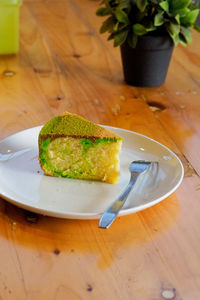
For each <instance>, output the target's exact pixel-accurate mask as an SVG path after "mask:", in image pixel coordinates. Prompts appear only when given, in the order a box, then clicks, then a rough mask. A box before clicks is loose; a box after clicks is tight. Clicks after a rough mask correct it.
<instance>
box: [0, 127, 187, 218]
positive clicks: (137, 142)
mask: <svg viewBox="0 0 200 300" xmlns="http://www.w3.org/2000/svg"><path fill="white" fill-rule="evenodd" d="M105 127H106V128H108V129H110V130H112V131H114V132H116V133H117V134H118V135H120V136H122V137H123V138H124V141H123V147H122V152H121V155H120V172H121V176H120V181H119V183H117V184H114V185H113V184H108V183H102V182H97V181H86V180H77V179H76V180H75V179H66V178H57V177H49V176H44V175H43V171H42V170H41V168H40V166H39V163H38V134H39V131H40V129H41V126H38V127H34V128H30V129H27V130H24V131H21V132H18V133H16V134H14V135H12V136H9V137H7V138H6V139H4V140H3V141H1V142H0V153H1V154H0V195H1V196H2V197H3V198H5V199H6V200H8V201H9V202H11V203H13V204H15V205H17V206H19V207H22V208H25V209H28V210H30V211H33V212H38V213H41V214H44V215H49V216H55V217H62V218H71V219H97V218H99V217H100V215H101V213H102V212H103V211H104V210H105V209H106V208H107V207H108V206H109V204H110V203H111V202H113V201H114V200H115V199H116V197H117V196H118V195H119V193H120V192H121V191H122V189H124V188H125V186H126V184H127V183H128V181H129V177H130V174H129V170H128V166H129V164H130V162H131V161H133V160H148V161H158V162H159V171H158V174H157V176H156V174H147V175H145V176H143V178H142V177H141V178H140V180H139V181H138V182H137V185H136V187H135V189H134V190H133V191H132V192H131V194H130V196H129V198H128V199H127V203H126V204H125V206H124V208H123V209H122V210H121V211H120V213H119V215H121V216H122V215H126V214H130V213H134V212H137V211H140V210H143V209H146V208H147V207H150V206H152V205H154V204H156V203H158V202H160V201H161V200H163V199H164V198H166V197H167V196H169V195H170V194H171V193H173V192H174V191H175V190H176V188H177V187H178V186H179V185H180V183H181V181H182V179H183V173H184V172H183V166H182V164H181V162H180V160H179V158H178V157H177V156H176V155H175V154H174V153H173V152H172V151H171V150H169V149H168V148H166V147H165V146H163V145H161V144H160V143H158V142H156V141H154V140H152V139H150V138H148V137H146V136H143V135H141V134H138V133H135V132H132V131H128V130H124V129H119V128H114V127H108V126H105ZM12 153H14V154H13V155H11V156H10V154H12ZM7 154H8V155H7ZM6 155H7V156H6ZM152 175H153V176H152Z"/></svg>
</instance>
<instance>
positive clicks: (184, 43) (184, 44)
mask: <svg viewBox="0 0 200 300" xmlns="http://www.w3.org/2000/svg"><path fill="white" fill-rule="evenodd" d="M179 39H180V43H181V44H182V45H183V46H187V41H186V39H185V37H184V36H183V35H182V34H180V35H179Z"/></svg>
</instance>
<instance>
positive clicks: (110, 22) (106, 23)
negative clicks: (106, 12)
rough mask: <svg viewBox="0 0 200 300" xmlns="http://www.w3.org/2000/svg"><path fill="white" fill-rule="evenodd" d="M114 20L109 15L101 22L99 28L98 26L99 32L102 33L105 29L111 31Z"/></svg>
mask: <svg viewBox="0 0 200 300" xmlns="http://www.w3.org/2000/svg"><path fill="white" fill-rule="evenodd" d="M113 21H114V20H113V17H109V18H108V19H106V20H105V21H104V22H103V24H102V26H101V28H100V33H104V32H106V31H108V32H112V30H113V25H114V22H113Z"/></svg>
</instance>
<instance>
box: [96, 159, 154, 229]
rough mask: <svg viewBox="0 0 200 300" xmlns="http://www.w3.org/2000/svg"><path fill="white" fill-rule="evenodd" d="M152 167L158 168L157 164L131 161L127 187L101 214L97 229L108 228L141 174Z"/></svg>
mask: <svg viewBox="0 0 200 300" xmlns="http://www.w3.org/2000/svg"><path fill="white" fill-rule="evenodd" d="M154 165H156V167H158V163H157V162H148V161H141V160H139V161H133V162H132V163H131V164H130V166H129V171H130V172H131V177H130V181H129V184H128V185H127V187H126V188H125V190H124V191H123V192H122V193H121V195H120V196H119V197H118V198H117V199H116V200H115V201H114V202H113V203H112V204H111V205H110V206H109V207H108V209H107V210H106V211H105V212H104V213H103V215H102V216H101V219H100V221H99V227H101V228H108V227H109V226H110V225H111V224H112V223H113V221H114V220H115V219H116V217H117V215H118V213H119V211H120V209H121V208H122V207H123V205H124V203H125V201H126V199H127V198H128V195H129V193H130V191H131V190H132V188H133V186H134V185H135V183H136V181H137V179H138V177H139V176H140V175H141V174H144V173H146V172H147V171H148V170H150V168H151V167H153V166H154Z"/></svg>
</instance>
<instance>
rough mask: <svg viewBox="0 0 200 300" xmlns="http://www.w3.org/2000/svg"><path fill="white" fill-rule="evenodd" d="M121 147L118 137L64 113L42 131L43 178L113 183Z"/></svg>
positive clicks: (40, 142) (115, 179)
mask: <svg viewBox="0 0 200 300" xmlns="http://www.w3.org/2000/svg"><path fill="white" fill-rule="evenodd" d="M121 143H122V138H121V137H120V136H118V135H117V134H115V133H113V132H111V131H109V130H107V129H105V128H104V127H101V126H99V125H97V124H94V123H92V122H90V121H88V120H86V119H84V118H82V117H80V116H78V115H75V114H71V113H68V112H65V113H63V114H61V115H58V116H56V117H54V118H53V119H51V120H50V121H49V122H47V123H46V124H45V125H44V126H43V128H42V129H41V131H40V133H39V161H40V165H41V168H42V169H43V171H44V173H45V174H46V175H50V176H58V177H67V178H77V179H92V180H100V181H104V182H108V183H116V181H117V180H118V179H119V153H120V149H121Z"/></svg>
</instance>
